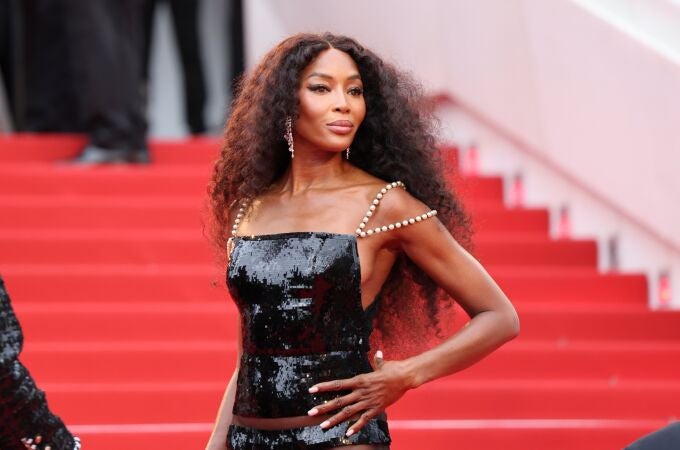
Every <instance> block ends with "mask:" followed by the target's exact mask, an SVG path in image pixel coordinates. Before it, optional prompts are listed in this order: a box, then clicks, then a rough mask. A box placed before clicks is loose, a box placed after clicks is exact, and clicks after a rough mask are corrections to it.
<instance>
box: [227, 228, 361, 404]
mask: <svg viewBox="0 0 680 450" xmlns="http://www.w3.org/2000/svg"><path fill="white" fill-rule="evenodd" d="M227 281H228V286H229V291H230V293H231V296H232V297H233V299H234V301H235V302H236V305H237V306H238V309H239V312H240V315H241V330H242V346H243V355H242V357H241V361H240V369H239V373H238V378H237V388H236V400H235V402H234V408H233V413H234V414H237V415H241V416H249V417H291V416H303V415H306V414H307V411H308V410H309V409H311V408H312V407H314V406H316V405H318V404H320V403H323V401H324V400H331V399H333V398H335V397H336V396H338V394H339V393H338V392H326V393H318V394H310V393H309V392H308V389H309V387H310V386H312V385H314V384H316V383H319V382H322V381H327V380H335V379H343V378H350V377H352V376H355V375H357V374H360V373H366V372H370V371H371V370H372V368H371V365H370V363H369V360H368V356H367V352H368V350H369V343H368V339H369V335H370V333H371V328H372V318H371V317H369V313H368V312H365V311H364V310H363V307H362V304H361V275H360V266H359V256H358V252H357V241H356V237H355V236H353V235H349V234H335V233H324V232H292V233H282V234H270V235H261V236H251V237H248V236H245V237H236V238H235V240H234V247H233V250H232V253H231V258H230V262H229V266H228V269H227ZM340 394H341V395H342V393H340Z"/></svg>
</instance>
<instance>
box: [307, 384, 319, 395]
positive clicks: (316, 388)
mask: <svg viewBox="0 0 680 450" xmlns="http://www.w3.org/2000/svg"><path fill="white" fill-rule="evenodd" d="M315 392H319V388H318V387H316V386H312V387H310V388H309V393H310V394H313V393H315Z"/></svg>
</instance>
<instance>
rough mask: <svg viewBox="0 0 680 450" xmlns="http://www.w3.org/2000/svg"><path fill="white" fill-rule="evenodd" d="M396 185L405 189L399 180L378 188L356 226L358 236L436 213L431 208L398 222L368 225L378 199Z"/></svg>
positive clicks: (369, 234) (379, 231)
mask: <svg viewBox="0 0 680 450" xmlns="http://www.w3.org/2000/svg"><path fill="white" fill-rule="evenodd" d="M397 187H400V188H402V189H404V190H406V186H405V185H404V183H402V182H401V181H393V182H392V183H388V184H387V185H386V186H385V187H384V188H382V189H380V191H379V192H378V193H377V194H376V196H375V198H374V199H373V202H372V203H371V206H369V207H368V211H366V215H365V216H364V218H363V219H361V223H359V228H357V229H356V231H355V234H356V236H357V237H358V238H364V237H367V236H371V235H373V234H378V233H382V232H385V231H391V230H394V229H396V228H401V227H407V226H409V225H413V224H414V223H417V222H422V221H423V220H426V219H429V218H430V217H434V216H436V215H437V210H436V209H431V210H429V211H427V212H425V213H423V214H420V215H418V216H413V217H409V218H407V219H404V220H401V221H399V222H394V223H391V224H389V225H383V226H380V227H375V228H370V227H368V221H369V220H370V218H371V216H372V215H373V213H374V212H375V210H376V209H377V208H378V206H379V205H380V200H382V198H383V196H384V195H385V194H387V192H388V191H390V190H392V189H394V188H397Z"/></svg>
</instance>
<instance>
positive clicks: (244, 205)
mask: <svg viewBox="0 0 680 450" xmlns="http://www.w3.org/2000/svg"><path fill="white" fill-rule="evenodd" d="M247 207H248V203H247V202H242V203H241V207H240V208H239V209H238V213H236V219H234V224H233V225H232V226H231V235H232V236H233V237H236V232H237V231H238V227H239V225H240V224H241V219H243V215H244V214H245V213H246V208H247ZM230 239H231V238H230Z"/></svg>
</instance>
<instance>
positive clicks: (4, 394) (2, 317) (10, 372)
mask: <svg viewBox="0 0 680 450" xmlns="http://www.w3.org/2000/svg"><path fill="white" fill-rule="evenodd" d="M22 345H23V335H22V333H21V327H20V326H19V322H18V321H17V318H16V316H15V314H14V311H13V309H12V305H11V303H10V299H9V295H8V294H7V291H6V290H5V285H4V282H3V280H2V278H0V449H2V450H22V449H24V450H25V448H26V447H24V444H22V443H21V441H20V439H21V438H24V437H29V438H33V437H35V436H36V435H38V434H39V435H41V436H42V437H43V443H42V444H37V445H36V448H37V449H42V448H44V446H45V445H50V446H51V447H52V449H53V450H62V449H69V450H70V449H73V448H74V447H75V442H74V439H73V436H72V435H71V433H69V431H68V430H67V429H66V427H65V426H64V423H63V422H62V421H61V419H59V417H57V416H55V415H54V414H52V413H51V412H50V410H49V409H48V407H47V402H46V400H45V394H44V393H43V391H41V390H40V389H38V388H37V386H36V385H35V382H34V381H33V378H32V377H31V375H30V373H29V372H28V370H26V368H25V367H24V366H23V365H22V364H21V362H20V361H19V360H18V357H19V353H21V349H22Z"/></svg>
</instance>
